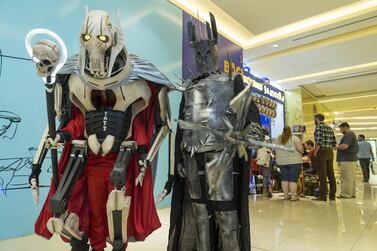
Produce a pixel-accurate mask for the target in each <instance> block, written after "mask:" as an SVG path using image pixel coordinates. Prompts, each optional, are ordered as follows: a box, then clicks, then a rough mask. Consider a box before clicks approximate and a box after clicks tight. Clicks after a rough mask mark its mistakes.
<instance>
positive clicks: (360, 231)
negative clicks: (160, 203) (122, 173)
mask: <svg viewBox="0 0 377 251" xmlns="http://www.w3.org/2000/svg"><path fill="white" fill-rule="evenodd" d="M358 180H360V177H359V179H358ZM250 212H251V227H252V229H251V230H252V233H251V235H252V246H253V250H254V251H255V250H257V251H260V250H279V251H284V250H289V251H295V250H305V251H314V250H319V251H326V250H331V251H337V250H355V251H368V250H371V251H372V250H377V238H376V236H377V176H375V177H373V178H372V179H371V183H370V184H365V185H364V184H363V183H361V182H359V183H358V185H357V197H356V199H345V200H337V201H336V202H327V203H326V202H314V201H311V200H310V199H309V198H304V199H301V201H298V202H289V201H283V200H282V198H281V197H280V196H279V195H276V194H275V195H274V198H273V199H271V200H269V199H267V198H261V197H250ZM159 215H160V218H161V221H162V224H163V226H162V227H161V228H160V229H159V230H158V231H156V232H155V233H154V234H152V235H151V236H150V237H149V238H148V239H147V240H146V241H145V242H143V243H131V244H130V245H129V248H128V249H127V250H130V251H134V250H148V251H160V250H166V242H167V236H168V226H169V209H163V210H159ZM0 250H1V251H8V250H9V251H52V250H53V251H65V250H69V246H68V245H67V244H64V243H62V242H61V241H60V239H58V238H54V239H52V240H51V241H46V240H44V239H41V238H39V237H37V236H35V235H29V236H25V237H21V238H16V239H10V240H5V241H0ZM106 250H111V248H108V249H106Z"/></svg>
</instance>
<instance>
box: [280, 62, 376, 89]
mask: <svg viewBox="0 0 377 251" xmlns="http://www.w3.org/2000/svg"><path fill="white" fill-rule="evenodd" d="M376 66H377V61H374V62H370V63H366V64H359V65H352V66H347V67H343V68H336V69H332V70H328V71H321V72H316V73H310V74H306V75H301V76H297V77H293V78H286V79H281V80H276V81H274V82H275V83H277V84H281V83H286V82H292V81H297V80H303V79H307V78H313V77H319V76H325V75H330V74H335V73H339V72H347V71H351V70H359V69H364V68H369V67H376Z"/></svg>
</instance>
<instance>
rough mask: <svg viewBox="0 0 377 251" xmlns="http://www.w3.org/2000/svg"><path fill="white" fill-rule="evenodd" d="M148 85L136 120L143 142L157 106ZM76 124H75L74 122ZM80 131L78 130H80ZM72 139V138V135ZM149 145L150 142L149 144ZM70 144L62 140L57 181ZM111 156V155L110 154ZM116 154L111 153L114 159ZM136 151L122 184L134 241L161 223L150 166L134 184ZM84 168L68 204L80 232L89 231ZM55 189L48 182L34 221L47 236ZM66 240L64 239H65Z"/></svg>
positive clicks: (38, 231)
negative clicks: (143, 106) (146, 99)
mask: <svg viewBox="0 0 377 251" xmlns="http://www.w3.org/2000/svg"><path fill="white" fill-rule="evenodd" d="M149 87H150V89H151V91H152V96H151V99H150V101H149V105H148V107H147V108H146V109H145V110H143V111H142V112H140V113H139V114H138V115H137V117H138V119H140V121H141V124H143V125H144V127H145V128H142V129H143V130H145V132H146V136H147V142H149V144H150V143H151V140H152V136H153V133H154V132H155V123H154V113H155V111H156V106H157V105H158V100H157V96H158V95H157V93H158V90H157V88H156V86H155V85H152V84H149ZM73 113H74V115H73V116H75V114H76V115H77V114H78V113H80V111H79V110H78V109H77V108H74V110H73ZM77 123H78V126H79V127H80V128H84V123H85V121H84V120H83V119H80V120H78V122H77ZM76 125H77V124H76ZM134 130H138V128H134ZM81 134H82V133H81ZM73 138H75V137H73ZM149 146H150V145H149ZM71 148H72V145H71V144H70V143H66V145H65V147H64V149H63V152H62V154H61V157H60V160H59V180H60V179H61V177H62V174H63V172H64V170H65V167H66V165H67V162H68V160H69V155H70V152H71ZM110 158H111V157H110ZM115 158H116V155H115V156H114V159H113V160H114V161H115ZM137 158H138V156H137V153H136V154H134V156H133V158H132V159H131V161H130V162H129V165H130V166H129V169H128V177H127V183H126V194H127V195H130V196H131V208H130V214H129V217H128V227H127V233H128V236H133V237H134V238H135V239H136V240H138V241H142V240H144V239H145V238H146V237H147V236H148V235H150V234H151V233H152V232H153V231H154V230H156V229H158V228H159V227H160V226H161V223H160V221H159V219H158V215H157V210H156V207H155V202H154V197H153V183H152V169H151V168H148V169H147V171H146V173H145V177H144V181H143V186H142V187H140V186H135V179H136V177H137V176H138V174H139V168H138V165H137ZM86 183H87V182H86V170H85V169H84V172H83V174H82V176H81V177H80V178H79V179H78V181H77V182H76V184H75V187H74V188H73V191H72V195H71V198H70V200H69V203H68V211H69V212H73V213H76V214H77V215H78V216H79V218H80V231H83V232H85V233H88V232H89V228H90V216H89V210H90V208H89V203H88V201H87V197H86V192H87V187H86ZM55 191H56V188H55V186H54V184H53V182H51V188H50V191H49V193H48V196H47V198H46V200H45V202H44V205H43V208H42V211H41V213H40V214H39V217H38V218H37V221H36V222H35V226H34V227H35V233H36V234H38V235H40V236H42V237H45V238H47V239H50V238H51V237H52V234H51V233H50V232H49V231H48V229H47V225H46V224H47V222H48V220H49V219H50V218H51V217H52V212H51V210H50V207H49V202H50V199H51V196H52V195H53V194H54V193H55ZM65 241H66V240H65Z"/></svg>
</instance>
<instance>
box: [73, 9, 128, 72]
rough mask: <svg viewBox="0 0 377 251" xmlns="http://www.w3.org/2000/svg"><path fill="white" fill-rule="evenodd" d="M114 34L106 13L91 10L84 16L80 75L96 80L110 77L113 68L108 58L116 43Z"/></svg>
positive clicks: (114, 30) (114, 31)
mask: <svg viewBox="0 0 377 251" xmlns="http://www.w3.org/2000/svg"><path fill="white" fill-rule="evenodd" d="M116 33H117V31H116V29H115V28H114V27H113V25H112V23H111V21H110V17H109V15H108V13H107V12H105V11H102V10H93V11H90V12H88V13H87V14H86V17H85V22H84V24H83V26H82V27H81V36H80V40H81V51H80V66H81V71H82V73H84V71H86V73H87V74H90V75H91V76H92V77H94V78H97V79H104V78H106V77H109V76H110V74H111V70H112V68H113V66H112V65H110V61H111V60H110V57H111V56H112V54H114V53H111V52H112V51H111V50H112V48H113V47H114V46H115V45H116V43H117V42H118V41H117V34H116ZM122 46H123V45H122ZM112 63H113V62H112Z"/></svg>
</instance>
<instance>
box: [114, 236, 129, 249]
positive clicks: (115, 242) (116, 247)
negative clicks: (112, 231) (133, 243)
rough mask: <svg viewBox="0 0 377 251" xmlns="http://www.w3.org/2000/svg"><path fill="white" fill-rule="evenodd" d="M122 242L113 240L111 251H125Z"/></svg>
mask: <svg viewBox="0 0 377 251" xmlns="http://www.w3.org/2000/svg"><path fill="white" fill-rule="evenodd" d="M125 250H126V248H125V247H124V243H123V240H121V239H115V240H114V242H113V251H125Z"/></svg>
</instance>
